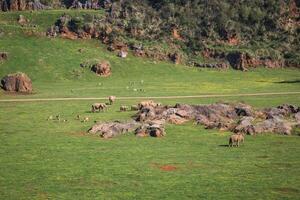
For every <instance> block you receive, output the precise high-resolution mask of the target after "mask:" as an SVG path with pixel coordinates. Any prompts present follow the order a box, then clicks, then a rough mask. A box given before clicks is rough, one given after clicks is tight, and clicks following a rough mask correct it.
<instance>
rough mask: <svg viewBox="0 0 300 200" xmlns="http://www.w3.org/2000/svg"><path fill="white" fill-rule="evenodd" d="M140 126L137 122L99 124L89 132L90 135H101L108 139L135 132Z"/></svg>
mask: <svg viewBox="0 0 300 200" xmlns="http://www.w3.org/2000/svg"><path fill="white" fill-rule="evenodd" d="M139 125H140V124H139V123H137V122H135V121H131V122H123V123H122V122H119V121H115V122H105V123H97V124H95V125H94V126H92V127H91V128H90V129H89V130H88V133H90V134H95V135H99V136H101V137H103V138H106V139H107V138H112V137H116V136H118V135H121V134H125V133H127V132H131V131H134V130H135V129H136V128H137V127H138V126H139Z"/></svg>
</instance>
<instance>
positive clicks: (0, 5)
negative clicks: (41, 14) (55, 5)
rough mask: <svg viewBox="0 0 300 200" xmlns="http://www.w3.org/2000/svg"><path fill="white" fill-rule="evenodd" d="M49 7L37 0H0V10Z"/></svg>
mask: <svg viewBox="0 0 300 200" xmlns="http://www.w3.org/2000/svg"><path fill="white" fill-rule="evenodd" d="M47 8H49V7H47V6H45V5H44V4H42V3H41V2H40V1H39V0H31V1H26V0H0V11H4V12H6V11H23V10H43V9H47Z"/></svg>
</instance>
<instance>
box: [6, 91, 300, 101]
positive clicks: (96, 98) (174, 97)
mask: <svg viewBox="0 0 300 200" xmlns="http://www.w3.org/2000/svg"><path fill="white" fill-rule="evenodd" d="M295 94H300V92H270V93H245V94H208V95H192V96H161V97H157V96H149V97H117V98H118V99H120V100H134V99H188V98H217V97H247V96H275V95H295ZM106 99H107V97H74V98H73V97H65V98H36V99H0V102H34V101H77V100H80V101H82V100H106Z"/></svg>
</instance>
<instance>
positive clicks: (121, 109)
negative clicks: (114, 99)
mask: <svg viewBox="0 0 300 200" xmlns="http://www.w3.org/2000/svg"><path fill="white" fill-rule="evenodd" d="M127 110H128V106H120V111H121V112H125V111H127Z"/></svg>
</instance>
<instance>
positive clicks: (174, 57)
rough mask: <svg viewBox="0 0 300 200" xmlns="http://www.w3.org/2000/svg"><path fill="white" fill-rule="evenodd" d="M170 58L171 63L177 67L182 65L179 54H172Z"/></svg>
mask: <svg viewBox="0 0 300 200" xmlns="http://www.w3.org/2000/svg"><path fill="white" fill-rule="evenodd" d="M169 57H170V59H171V61H172V62H173V63H174V64H176V65H178V64H180V63H182V56H181V55H180V54H179V53H174V54H170V55H169Z"/></svg>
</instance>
